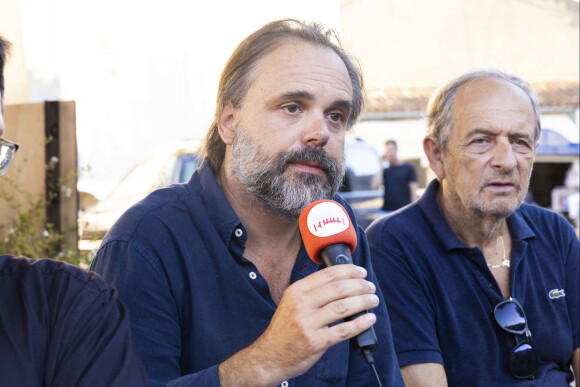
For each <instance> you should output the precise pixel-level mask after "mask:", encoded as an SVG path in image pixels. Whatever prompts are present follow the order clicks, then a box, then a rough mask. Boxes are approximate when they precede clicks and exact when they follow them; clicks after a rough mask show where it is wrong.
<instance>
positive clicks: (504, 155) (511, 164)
mask: <svg viewBox="0 0 580 387" xmlns="http://www.w3.org/2000/svg"><path fill="white" fill-rule="evenodd" d="M492 164H493V167H494V168H498V169H504V170H511V169H513V168H515V167H516V166H517V164H518V160H517V158H516V153H515V152H514V150H513V148H512V144H511V143H510V141H509V139H501V140H499V141H498V142H497V143H496V145H495V147H494V154H493V159H492Z"/></svg>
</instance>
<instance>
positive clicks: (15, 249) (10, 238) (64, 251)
mask: <svg viewBox="0 0 580 387" xmlns="http://www.w3.org/2000/svg"><path fill="white" fill-rule="evenodd" d="M23 164H26V160H24V162H23V163H21V165H23ZM12 167H15V166H14V165H12ZM20 173H24V172H22V168H18V171H17V174H20ZM0 179H1V180H0V208H4V209H8V211H6V213H4V211H2V212H3V214H2V217H3V219H2V223H3V225H0V254H10V255H16V256H26V257H31V258H52V259H58V260H62V261H66V262H69V263H72V264H74V265H78V266H81V267H83V268H85V269H88V267H89V265H90V261H91V260H92V258H93V256H94V253H93V252H77V249H75V248H71V247H70V246H67V245H66V244H65V243H64V242H63V241H64V233H62V232H60V231H59V230H56V229H55V227H54V225H53V224H51V223H50V222H49V221H48V219H47V217H46V215H45V208H46V206H47V204H48V203H49V202H50V201H53V200H55V199H56V198H58V195H59V191H61V190H62V188H63V187H67V186H70V185H71V184H74V185H76V174H74V176H67V177H66V178H65V179H61V181H59V184H58V186H57V185H51V186H50V187H49V192H48V193H47V194H46V197H45V195H40V197H33V195H32V194H31V193H30V192H27V191H25V190H24V189H23V188H22V187H20V186H19V185H18V183H17V182H16V181H15V180H14V179H11V178H9V177H8V176H7V175H4V176H2V177H1V178H0ZM7 187H10V188H11V189H10V190H9V191H10V192H12V193H9V192H8V190H7V189H6V188H7ZM5 217H9V218H11V219H13V220H12V221H9V222H6V218H5ZM69 231H72V232H77V230H76V227H75V230H69Z"/></svg>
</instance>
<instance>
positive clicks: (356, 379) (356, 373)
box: [346, 231, 404, 387]
mask: <svg viewBox="0 0 580 387" xmlns="http://www.w3.org/2000/svg"><path fill="white" fill-rule="evenodd" d="M359 233H360V235H359V244H358V246H357V249H358V250H360V251H361V252H362V261H361V262H360V266H363V267H364V268H365V269H366V270H367V278H366V279H367V281H371V282H373V283H374V284H375V285H376V287H377V291H376V295H377V296H378V297H379V305H378V306H377V307H376V308H375V309H374V310H372V312H373V313H374V314H375V315H376V316H377V322H376V323H375V325H374V326H373V329H374V330H375V334H376V335H377V340H378V345H377V348H376V349H375V351H374V353H373V359H374V361H375V367H376V368H377V371H378V374H379V377H380V379H381V384H382V385H384V386H393V387H395V386H404V382H403V377H402V375H401V370H400V368H399V362H398V360H397V355H396V354H395V349H394V346H393V336H392V333H391V322H390V320H389V312H388V311H387V309H388V308H387V304H386V302H385V299H384V297H383V292H382V291H381V288H380V286H379V284H378V281H377V277H376V276H375V272H374V270H373V267H372V263H371V255H370V252H369V246H368V242H367V239H366V236H365V234H364V232H363V231H359ZM372 259H374V256H373V257H372ZM349 345H350V344H349ZM370 375H372V372H371V368H370V365H369V364H367V363H366V361H365V360H364V357H363V355H362V353H360V352H354V351H353V353H351V356H350V362H349V373H348V379H347V383H346V385H347V386H365V385H369V384H368V383H369V377H370Z"/></svg>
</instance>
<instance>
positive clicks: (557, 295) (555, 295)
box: [549, 289, 566, 300]
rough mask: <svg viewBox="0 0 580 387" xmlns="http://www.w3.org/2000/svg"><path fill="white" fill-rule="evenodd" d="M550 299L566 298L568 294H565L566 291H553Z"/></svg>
mask: <svg viewBox="0 0 580 387" xmlns="http://www.w3.org/2000/svg"><path fill="white" fill-rule="evenodd" d="M549 295H550V298H551V299H552V300H555V299H556V298H560V297H566V293H564V289H552V290H550V293H549Z"/></svg>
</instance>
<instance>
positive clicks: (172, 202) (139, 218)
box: [103, 184, 190, 244]
mask: <svg viewBox="0 0 580 387" xmlns="http://www.w3.org/2000/svg"><path fill="white" fill-rule="evenodd" d="M189 193H190V191H189V190H188V185H187V184H174V185H171V186H169V187H166V188H160V189H157V190H155V191H153V192H152V193H150V194H149V195H147V196H146V197H145V198H144V199H142V200H141V201H139V202H137V203H135V204H134V205H133V206H131V207H130V208H129V209H128V210H127V211H125V212H124V213H123V214H122V215H121V217H120V218H119V219H118V220H117V221H116V222H115V224H114V225H113V227H111V229H110V230H109V232H108V233H107V235H106V237H105V238H104V240H103V244H105V243H106V242H107V241H110V240H123V241H128V240H129V239H131V237H132V236H133V235H134V234H135V232H136V231H137V230H138V229H139V228H140V227H141V225H143V224H148V223H150V222H153V223H156V222H157V220H158V219H159V217H160V216H161V215H162V214H163V215H164V216H166V217H172V216H173V215H174V214H175V213H183V212H184V210H185V208H186V207H187V201H186V200H184V197H186V196H187V195H188V194H189Z"/></svg>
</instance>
